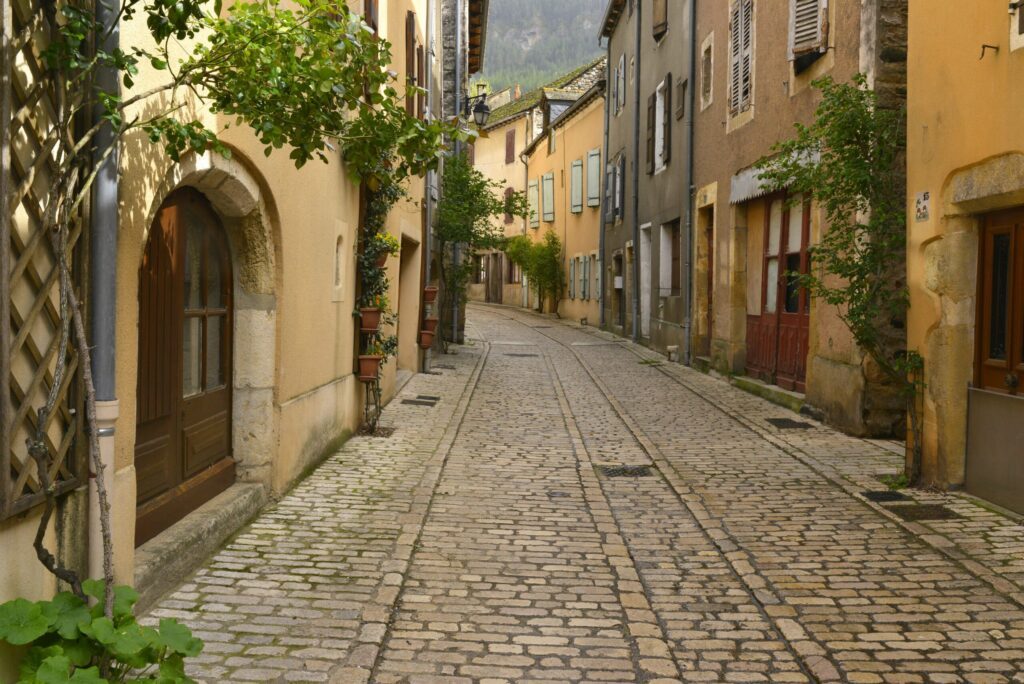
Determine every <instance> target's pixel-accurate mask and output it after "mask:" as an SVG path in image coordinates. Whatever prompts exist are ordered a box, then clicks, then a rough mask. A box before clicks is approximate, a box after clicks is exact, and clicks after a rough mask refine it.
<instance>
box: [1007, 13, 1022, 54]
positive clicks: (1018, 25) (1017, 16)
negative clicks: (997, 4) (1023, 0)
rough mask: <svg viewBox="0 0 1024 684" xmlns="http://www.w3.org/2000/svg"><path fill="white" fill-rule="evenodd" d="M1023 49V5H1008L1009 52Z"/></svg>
mask: <svg viewBox="0 0 1024 684" xmlns="http://www.w3.org/2000/svg"><path fill="white" fill-rule="evenodd" d="M1020 48H1024V5H1020V4H1017V5H1016V6H1015V5H1014V4H1011V5H1010V50H1011V51H1012V50H1019V49H1020Z"/></svg>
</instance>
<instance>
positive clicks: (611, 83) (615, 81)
mask: <svg viewBox="0 0 1024 684" xmlns="http://www.w3.org/2000/svg"><path fill="white" fill-rule="evenodd" d="M608 88H609V90H611V93H610V95H609V97H608V101H609V102H611V103H612V112H614V113H615V114H618V113H619V67H617V66H616V67H615V72H614V73H613V74H612V77H611V78H610V79H609V80H608Z"/></svg>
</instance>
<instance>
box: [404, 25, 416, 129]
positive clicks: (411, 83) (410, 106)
mask: <svg viewBox="0 0 1024 684" xmlns="http://www.w3.org/2000/svg"><path fill="white" fill-rule="evenodd" d="M405 78H406V83H407V87H406V91H405V113H406V114H408V115H409V116H416V91H415V90H414V87H415V85H416V13H415V12H407V13H406V15H405Z"/></svg>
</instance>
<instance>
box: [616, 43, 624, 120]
mask: <svg viewBox="0 0 1024 684" xmlns="http://www.w3.org/2000/svg"><path fill="white" fill-rule="evenodd" d="M618 81H619V88H618V91H619V95H618V99H617V100H616V107H615V111H616V112H621V111H622V109H623V108H624V107H625V106H626V55H621V56H620V57H619V79H618Z"/></svg>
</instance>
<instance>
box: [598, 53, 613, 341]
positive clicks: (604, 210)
mask: <svg viewBox="0 0 1024 684" xmlns="http://www.w3.org/2000/svg"><path fill="white" fill-rule="evenodd" d="M597 44H598V45H600V44H601V38H598V39H597ZM605 54H606V58H605V72H606V73H605V84H606V85H605V92H604V145H603V152H602V157H601V163H602V164H603V166H602V167H601V178H602V179H603V181H604V183H607V182H608V173H607V169H608V126H609V125H610V119H611V115H610V111H611V110H610V107H609V103H608V99H609V98H608V88H609V87H610V86H611V82H612V81H611V68H612V41H611V39H610V38H609V39H608V44H607V45H606V46H605ZM607 198H608V188H604V191H603V192H602V193H601V232H600V239H599V244H598V250H599V251H598V253H599V254H600V255H601V260H600V262H599V263H598V265H597V266H598V268H599V269H601V270H600V272H599V273H598V274H597V280H598V282H599V283H601V290H600V291H599V292H598V293H597V305H598V307H599V310H600V312H601V313H600V325H601V328H602V329H604V326H605V313H604V305H605V297H604V290H605V277H604V272H605V271H607V270H608V269H607V268H606V266H605V264H606V263H608V262H607V261H606V260H605V253H604V244H605V235H604V234H605V231H606V230H608V207H606V206H604V202H605V201H607Z"/></svg>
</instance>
